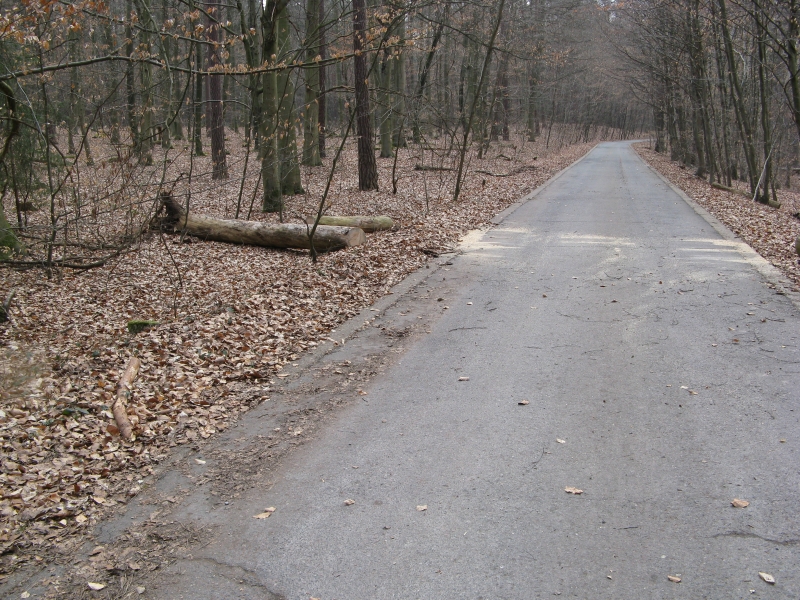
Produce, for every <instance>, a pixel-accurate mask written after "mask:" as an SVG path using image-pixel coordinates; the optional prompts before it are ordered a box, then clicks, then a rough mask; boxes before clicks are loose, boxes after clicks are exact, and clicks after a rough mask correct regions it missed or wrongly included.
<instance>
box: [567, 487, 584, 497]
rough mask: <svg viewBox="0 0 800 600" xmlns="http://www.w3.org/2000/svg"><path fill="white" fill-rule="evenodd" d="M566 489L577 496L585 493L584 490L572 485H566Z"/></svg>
mask: <svg viewBox="0 0 800 600" xmlns="http://www.w3.org/2000/svg"><path fill="white" fill-rule="evenodd" d="M564 491H565V492H567V493H568V494H575V495H576V496H580V495H581V494H582V493H583V490H581V489H578V488H576V487H570V486H567V487H565V488H564Z"/></svg>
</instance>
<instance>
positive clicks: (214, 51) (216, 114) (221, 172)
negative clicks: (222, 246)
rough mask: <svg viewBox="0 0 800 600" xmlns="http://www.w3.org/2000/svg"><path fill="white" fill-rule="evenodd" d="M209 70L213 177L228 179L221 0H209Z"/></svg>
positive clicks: (207, 78)
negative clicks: (223, 109)
mask: <svg viewBox="0 0 800 600" xmlns="http://www.w3.org/2000/svg"><path fill="white" fill-rule="evenodd" d="M207 6H208V41H209V44H208V71H209V72H210V74H209V75H208V77H206V82H207V85H208V103H209V108H208V115H209V124H208V128H209V133H210V134H211V165H212V167H211V169H212V170H211V178H212V179H227V178H228V165H227V160H226V159H225V122H224V120H223V113H222V108H223V106H222V79H223V75H222V73H219V72H215V71H218V70H219V68H220V67H221V66H222V61H221V60H220V49H221V42H222V27H220V25H219V20H220V18H221V15H220V9H221V7H222V5H221V3H220V0H208V3H207Z"/></svg>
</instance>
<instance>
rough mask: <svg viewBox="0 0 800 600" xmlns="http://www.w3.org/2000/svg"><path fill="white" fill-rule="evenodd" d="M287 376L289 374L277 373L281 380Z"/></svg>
mask: <svg viewBox="0 0 800 600" xmlns="http://www.w3.org/2000/svg"><path fill="white" fill-rule="evenodd" d="M288 376H289V373H278V377H281V378H283V377H288Z"/></svg>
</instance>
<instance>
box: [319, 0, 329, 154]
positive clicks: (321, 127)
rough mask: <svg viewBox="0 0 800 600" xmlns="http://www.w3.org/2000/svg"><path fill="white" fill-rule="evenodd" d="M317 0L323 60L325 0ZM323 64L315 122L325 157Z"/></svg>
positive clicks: (325, 117)
mask: <svg viewBox="0 0 800 600" xmlns="http://www.w3.org/2000/svg"><path fill="white" fill-rule="evenodd" d="M317 1H318V2H319V57H320V59H321V60H323V61H324V60H325V57H326V55H327V52H328V49H327V46H326V45H325V0H317ZM325 71H326V69H325V65H324V64H320V65H319V68H318V73H319V96H318V98H319V100H318V105H317V123H318V125H319V141H318V142H319V156H320V158H321V159H322V158H325V124H326V122H327V112H326V108H327V101H326V99H325V84H326V80H325V74H326V73H325Z"/></svg>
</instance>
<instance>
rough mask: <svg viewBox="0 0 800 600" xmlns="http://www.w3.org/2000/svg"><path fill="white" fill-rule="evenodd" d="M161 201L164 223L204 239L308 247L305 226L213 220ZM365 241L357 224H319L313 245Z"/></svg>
mask: <svg viewBox="0 0 800 600" xmlns="http://www.w3.org/2000/svg"><path fill="white" fill-rule="evenodd" d="M162 203H163V205H164V207H165V208H166V210H167V215H168V223H169V224H171V225H172V227H173V228H174V229H175V230H176V231H185V232H186V233H188V234H189V235H193V236H195V237H199V238H201V239H204V240H213V241H217V242H228V243H231V244H248V245H252V246H266V247H272V248H303V249H310V248H311V244H310V242H309V239H308V227H307V226H306V225H297V224H292V223H281V224H270V223H261V222H259V221H241V220H236V219H215V218H213V217H206V216H203V215H195V214H191V213H189V214H187V213H186V211H184V210H183V207H182V206H181V205H180V204H179V203H178V202H177V201H176V200H175V199H174V198H172V197H171V196H168V195H166V196H164V197H163V198H162ZM365 241H366V236H365V235H364V230H363V229H360V228H358V227H330V226H320V227H317V230H316V232H315V234H314V248H315V249H316V251H317V252H327V251H330V250H339V249H341V248H349V247H350V246H357V245H359V244H363V243H364V242H365Z"/></svg>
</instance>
